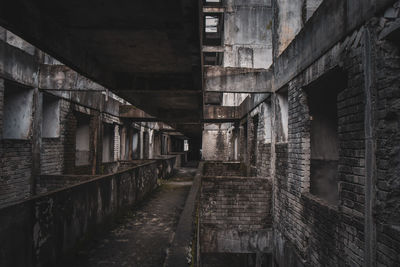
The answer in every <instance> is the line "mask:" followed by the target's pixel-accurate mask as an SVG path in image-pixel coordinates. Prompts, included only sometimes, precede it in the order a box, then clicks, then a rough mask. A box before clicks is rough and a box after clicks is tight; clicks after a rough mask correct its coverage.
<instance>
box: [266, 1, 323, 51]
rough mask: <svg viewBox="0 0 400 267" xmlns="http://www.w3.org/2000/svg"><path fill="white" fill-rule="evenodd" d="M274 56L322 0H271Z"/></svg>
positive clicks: (294, 34)
mask: <svg viewBox="0 0 400 267" xmlns="http://www.w3.org/2000/svg"><path fill="white" fill-rule="evenodd" d="M272 1H273V10H274V12H273V13H274V15H273V16H274V26H273V27H274V32H275V33H274V35H273V38H274V40H273V46H274V52H273V54H274V57H277V56H279V55H280V54H281V53H282V52H283V51H284V50H285V49H286V48H287V47H288V45H289V44H290V43H291V42H292V40H293V39H294V38H295V37H296V35H297V34H298V33H299V32H300V30H301V29H302V28H303V26H304V24H305V23H306V22H307V21H308V19H309V18H311V16H312V15H313V14H314V12H315V10H316V9H317V8H318V7H319V5H320V4H321V3H322V1H323V0H298V1H293V0H272Z"/></svg>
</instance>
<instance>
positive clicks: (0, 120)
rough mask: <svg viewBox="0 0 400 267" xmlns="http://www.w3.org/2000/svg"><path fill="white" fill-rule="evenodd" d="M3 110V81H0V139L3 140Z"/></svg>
mask: <svg viewBox="0 0 400 267" xmlns="http://www.w3.org/2000/svg"><path fill="white" fill-rule="evenodd" d="M3 110H4V79H0V139H3ZM0 145H1V143H0ZM0 150H1V147H0Z"/></svg>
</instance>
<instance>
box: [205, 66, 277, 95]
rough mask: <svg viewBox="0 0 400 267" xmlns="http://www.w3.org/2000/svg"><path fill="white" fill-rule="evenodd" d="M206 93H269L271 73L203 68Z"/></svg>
mask: <svg viewBox="0 0 400 267" xmlns="http://www.w3.org/2000/svg"><path fill="white" fill-rule="evenodd" d="M204 78H205V85H204V90H205V91H206V92H227V93H266V92H271V80H272V72H271V71H270V70H265V69H249V68H224V67H219V66H218V67H217V66H209V67H205V70H204Z"/></svg>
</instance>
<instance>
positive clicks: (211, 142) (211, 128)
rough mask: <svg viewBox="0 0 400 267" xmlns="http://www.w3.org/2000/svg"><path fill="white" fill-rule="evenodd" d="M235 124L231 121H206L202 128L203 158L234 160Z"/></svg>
mask: <svg viewBox="0 0 400 267" xmlns="http://www.w3.org/2000/svg"><path fill="white" fill-rule="evenodd" d="M234 130H235V126H234V124H232V123H215V124H214V123H206V124H205V125H204V130H203V146H202V157H203V159H204V160H222V161H233V160H235V155H234V154H235V153H234V145H235V140H234V139H235V137H236V136H235V131H234Z"/></svg>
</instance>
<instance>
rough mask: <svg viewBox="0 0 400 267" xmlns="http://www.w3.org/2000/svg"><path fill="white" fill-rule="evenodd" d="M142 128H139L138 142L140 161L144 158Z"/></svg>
mask: <svg viewBox="0 0 400 267" xmlns="http://www.w3.org/2000/svg"><path fill="white" fill-rule="evenodd" d="M143 133H144V127H143V126H140V138H139V139H140V140H139V143H140V159H143V158H144V140H143V136H144V134H143Z"/></svg>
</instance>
